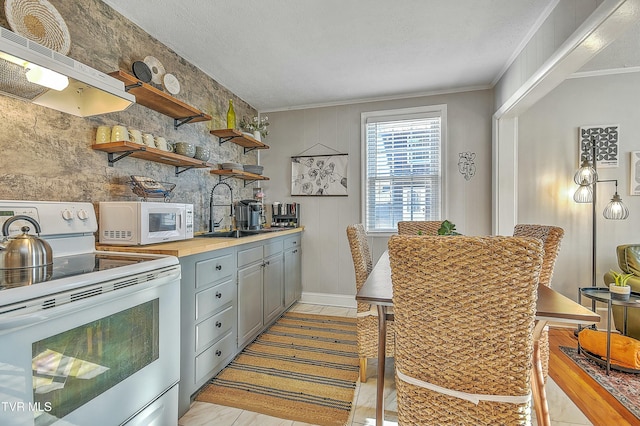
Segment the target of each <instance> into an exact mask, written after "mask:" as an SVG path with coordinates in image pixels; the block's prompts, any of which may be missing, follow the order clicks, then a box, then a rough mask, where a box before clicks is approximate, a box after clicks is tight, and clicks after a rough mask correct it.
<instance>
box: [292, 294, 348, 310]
mask: <svg viewBox="0 0 640 426" xmlns="http://www.w3.org/2000/svg"><path fill="white" fill-rule="evenodd" d="M300 303H309V304H311V305H324V306H339V307H341V308H356V307H357V305H356V299H355V296H349V295H346V294H330V293H310V292H302V294H301V295H300Z"/></svg>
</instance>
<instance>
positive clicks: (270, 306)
mask: <svg viewBox="0 0 640 426" xmlns="http://www.w3.org/2000/svg"><path fill="white" fill-rule="evenodd" d="M282 243H283V241H282V239H281V238H279V239H277V240H276V241H270V242H269V243H267V244H265V245H264V255H265V259H264V264H265V266H264V325H269V324H270V323H271V322H272V321H274V320H275V319H276V318H278V317H279V316H280V314H282V312H283V311H284V281H283V274H284V269H283V265H284V261H283V257H282V247H283V245H282Z"/></svg>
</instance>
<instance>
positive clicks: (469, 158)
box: [458, 152, 476, 180]
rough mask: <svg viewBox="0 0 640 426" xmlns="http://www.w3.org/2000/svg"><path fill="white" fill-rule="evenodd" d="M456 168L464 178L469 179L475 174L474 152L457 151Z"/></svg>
mask: <svg viewBox="0 0 640 426" xmlns="http://www.w3.org/2000/svg"><path fill="white" fill-rule="evenodd" d="M458 155H460V159H459V160H458V170H459V171H460V173H461V174H462V176H464V179H465V180H470V179H471V178H472V177H474V176H475V174H476V163H475V159H476V153H475V152H459V153H458Z"/></svg>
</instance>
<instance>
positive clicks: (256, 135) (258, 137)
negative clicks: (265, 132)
mask: <svg viewBox="0 0 640 426" xmlns="http://www.w3.org/2000/svg"><path fill="white" fill-rule="evenodd" d="M253 138H254V139H255V140H257V141H262V135H261V134H260V130H254V131H253Z"/></svg>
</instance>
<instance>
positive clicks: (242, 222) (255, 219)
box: [235, 200, 262, 230]
mask: <svg viewBox="0 0 640 426" xmlns="http://www.w3.org/2000/svg"><path fill="white" fill-rule="evenodd" d="M235 215H236V227H237V228H238V229H241V230H255V229H260V217H261V216H262V204H260V202H259V201H256V200H240V201H238V202H237V203H236V208H235Z"/></svg>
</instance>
